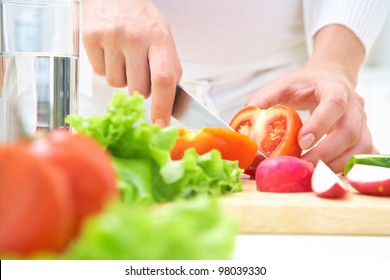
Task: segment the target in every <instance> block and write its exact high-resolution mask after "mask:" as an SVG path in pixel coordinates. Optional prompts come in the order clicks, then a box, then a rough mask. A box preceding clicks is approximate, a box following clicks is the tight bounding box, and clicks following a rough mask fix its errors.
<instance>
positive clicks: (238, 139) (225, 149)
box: [171, 128, 257, 169]
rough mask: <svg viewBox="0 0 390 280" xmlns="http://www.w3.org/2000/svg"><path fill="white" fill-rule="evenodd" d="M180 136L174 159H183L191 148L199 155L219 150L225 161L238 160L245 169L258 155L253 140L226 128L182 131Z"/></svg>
mask: <svg viewBox="0 0 390 280" xmlns="http://www.w3.org/2000/svg"><path fill="white" fill-rule="evenodd" d="M179 134H180V137H179V138H178V139H177V140H176V143H175V146H174V147H173V149H172V151H171V158H172V159H181V158H182V157H183V155H184V152H185V151H186V150H187V149H189V148H195V150H196V152H197V153H198V154H205V153H207V152H209V151H211V150H212V149H217V150H219V151H220V152H221V155H222V158H223V159H226V160H237V161H238V165H239V167H240V168H243V169H245V168H247V167H248V166H249V165H250V164H251V163H252V161H253V160H254V158H255V156H256V153H257V145H256V143H255V142H254V141H253V140H252V139H250V138H249V137H247V136H246V135H242V134H240V133H237V132H235V131H233V130H228V129H225V128H202V129H199V130H187V129H180V130H179Z"/></svg>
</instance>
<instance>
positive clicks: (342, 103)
mask: <svg viewBox="0 0 390 280" xmlns="http://www.w3.org/2000/svg"><path fill="white" fill-rule="evenodd" d="M330 102H331V104H332V106H334V107H336V108H337V109H339V110H342V111H344V110H345V109H346V107H347V105H348V100H347V98H346V97H345V96H343V95H335V96H333V98H332V99H331V100H330Z"/></svg>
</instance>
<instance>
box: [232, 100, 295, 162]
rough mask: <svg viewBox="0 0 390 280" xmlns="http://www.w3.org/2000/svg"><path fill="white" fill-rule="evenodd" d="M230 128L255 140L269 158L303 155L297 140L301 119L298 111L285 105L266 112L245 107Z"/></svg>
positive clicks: (234, 118) (276, 106)
mask: <svg viewBox="0 0 390 280" xmlns="http://www.w3.org/2000/svg"><path fill="white" fill-rule="evenodd" d="M230 126H231V127H232V128H233V129H234V130H236V131H238V132H240V133H242V134H244V135H246V136H248V137H250V138H251V139H253V140H254V141H255V143H256V144H257V146H258V148H259V150H260V151H261V152H262V153H263V154H264V155H266V156H267V157H272V156H277V155H289V156H296V157H299V156H300V155H301V153H302V149H301V147H300V146H299V144H298V139H297V136H298V132H299V130H300V129H301V127H302V120H301V118H300V117H299V115H298V113H297V112H296V111H295V110H293V109H291V108H289V107H287V106H285V105H281V104H278V105H275V106H272V107H270V108H269V109H266V110H261V109H259V108H257V107H255V106H248V107H244V108H243V109H242V110H240V111H239V112H238V113H237V114H236V115H235V116H234V117H233V119H232V121H231V122H230Z"/></svg>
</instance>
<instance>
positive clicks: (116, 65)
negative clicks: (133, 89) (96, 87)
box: [105, 48, 127, 87]
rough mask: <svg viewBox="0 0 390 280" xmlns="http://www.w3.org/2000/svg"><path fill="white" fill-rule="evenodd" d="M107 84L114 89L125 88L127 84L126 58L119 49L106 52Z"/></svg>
mask: <svg viewBox="0 0 390 280" xmlns="http://www.w3.org/2000/svg"><path fill="white" fill-rule="evenodd" d="M105 68H106V79H107V83H108V84H109V85H110V86H112V87H124V86H126V84H127V78H126V66H125V58H124V55H123V53H122V52H120V51H118V49H115V48H114V49H112V48H111V49H107V50H106V52H105Z"/></svg>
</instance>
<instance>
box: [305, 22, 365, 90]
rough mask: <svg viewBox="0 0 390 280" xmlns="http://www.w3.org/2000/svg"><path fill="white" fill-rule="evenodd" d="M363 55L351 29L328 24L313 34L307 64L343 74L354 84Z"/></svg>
mask: <svg viewBox="0 0 390 280" xmlns="http://www.w3.org/2000/svg"><path fill="white" fill-rule="evenodd" d="M364 56H365V49H364V46H363V44H362V43H361V42H360V40H359V39H358V38H357V37H356V35H355V34H354V33H353V32H352V31H351V30H349V29H348V28H346V27H344V26H341V25H329V26H326V27H324V28H322V29H321V30H319V31H318V32H317V34H316V35H315V37H314V49H313V53H312V55H311V57H310V59H309V61H308V63H307V65H308V66H309V67H312V66H316V67H317V68H323V69H325V70H329V71H333V72H336V73H338V74H340V75H343V76H345V77H346V78H347V79H348V80H349V81H350V82H351V83H352V84H353V85H354V86H355V85H356V83H357V77H358V74H359V70H360V67H361V65H362V63H363V61H364Z"/></svg>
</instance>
